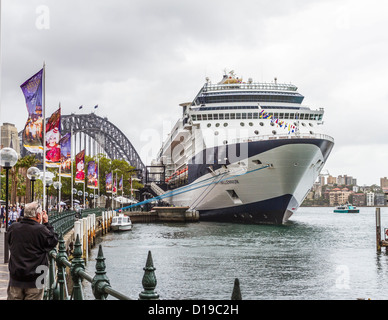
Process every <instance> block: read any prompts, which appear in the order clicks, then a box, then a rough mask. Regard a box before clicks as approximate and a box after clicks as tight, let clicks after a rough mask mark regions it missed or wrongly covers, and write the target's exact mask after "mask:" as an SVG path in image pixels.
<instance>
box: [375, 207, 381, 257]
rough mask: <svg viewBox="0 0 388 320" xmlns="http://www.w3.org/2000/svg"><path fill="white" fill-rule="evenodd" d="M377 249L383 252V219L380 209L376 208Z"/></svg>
mask: <svg viewBox="0 0 388 320" xmlns="http://www.w3.org/2000/svg"><path fill="white" fill-rule="evenodd" d="M376 247H377V251H379V252H380V251H381V217H380V208H376Z"/></svg>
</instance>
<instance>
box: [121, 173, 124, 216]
mask: <svg viewBox="0 0 388 320" xmlns="http://www.w3.org/2000/svg"><path fill="white" fill-rule="evenodd" d="M121 183H122V185H121V211H123V210H122V209H123V202H124V198H123V192H124V178H123V174H121Z"/></svg>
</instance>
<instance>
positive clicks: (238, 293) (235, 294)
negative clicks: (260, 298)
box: [231, 278, 242, 300]
mask: <svg viewBox="0 0 388 320" xmlns="http://www.w3.org/2000/svg"><path fill="white" fill-rule="evenodd" d="M231 300H242V298H241V290H240V281H239V280H238V278H236V279H235V280H234V286H233V292H232V298H231Z"/></svg>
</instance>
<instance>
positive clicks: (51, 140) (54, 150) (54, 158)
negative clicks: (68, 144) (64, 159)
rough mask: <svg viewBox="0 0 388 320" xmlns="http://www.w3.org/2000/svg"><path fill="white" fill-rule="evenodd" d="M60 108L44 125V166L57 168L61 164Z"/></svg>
mask: <svg viewBox="0 0 388 320" xmlns="http://www.w3.org/2000/svg"><path fill="white" fill-rule="evenodd" d="M60 139H61V108H59V109H58V110H57V111H55V112H54V113H53V114H52V115H51V117H50V118H49V119H48V120H47V123H46V165H47V166H48V167H55V168H59V165H60V163H61V145H60V143H59V140H60Z"/></svg>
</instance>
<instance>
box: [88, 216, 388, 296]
mask: <svg viewBox="0 0 388 320" xmlns="http://www.w3.org/2000/svg"><path fill="white" fill-rule="evenodd" d="M332 210H333V209H332V208H300V209H299V210H298V212H297V213H296V214H294V215H293V216H292V217H291V219H290V221H289V222H288V223H287V225H284V226H260V225H240V224H226V223H211V222H199V223H187V224H178V223H164V224H134V225H133V230H132V231H129V232H124V233H110V234H108V235H105V236H104V237H103V238H102V239H103V240H102V242H101V244H102V247H103V253H104V257H105V258H106V260H105V262H106V267H107V269H106V270H107V276H108V278H109V279H110V283H111V286H112V287H113V288H114V289H116V290H118V291H120V292H122V293H124V294H126V295H128V296H129V297H131V298H133V299H138V295H139V293H140V292H141V291H142V290H143V288H142V285H141V281H142V277H143V274H144V271H143V268H144V266H145V263H146V259H147V254H148V251H149V250H150V251H151V252H152V257H153V261H154V266H155V268H156V271H155V274H156V278H157V287H156V289H155V291H156V292H157V293H158V294H159V295H160V299H164V300H165V299H179V300H183V299H205V300H208V299H215V300H219V299H226V300H228V299H230V297H231V293H232V289H233V283H234V279H235V278H238V279H239V280H240V288H241V293H242V298H243V299H244V300H269V299H271V300H277V299H287V300H288V299H301V300H311V299H318V300H323V299H325V300H337V299H347V300H348V299H349V300H355V299H357V298H366V299H368V298H370V299H374V300H375V299H387V298H388V255H387V254H386V253H385V249H383V250H382V252H381V253H380V254H378V253H377V252H376V233H375V232H376V231H375V230H376V226H375V208H360V213H358V214H344V213H333V212H332ZM381 221H382V223H381V224H382V228H384V227H387V228H388V209H387V208H382V209H381ZM97 250H98V247H97V246H96V247H95V248H94V249H93V250H92V252H91V253H90V256H89V261H88V264H87V267H86V271H87V272H88V273H89V274H90V275H94V272H95V258H96V256H97ZM85 286H86V287H88V288H86V290H85V298H88V299H93V296H92V294H91V289H90V285H88V284H85Z"/></svg>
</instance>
